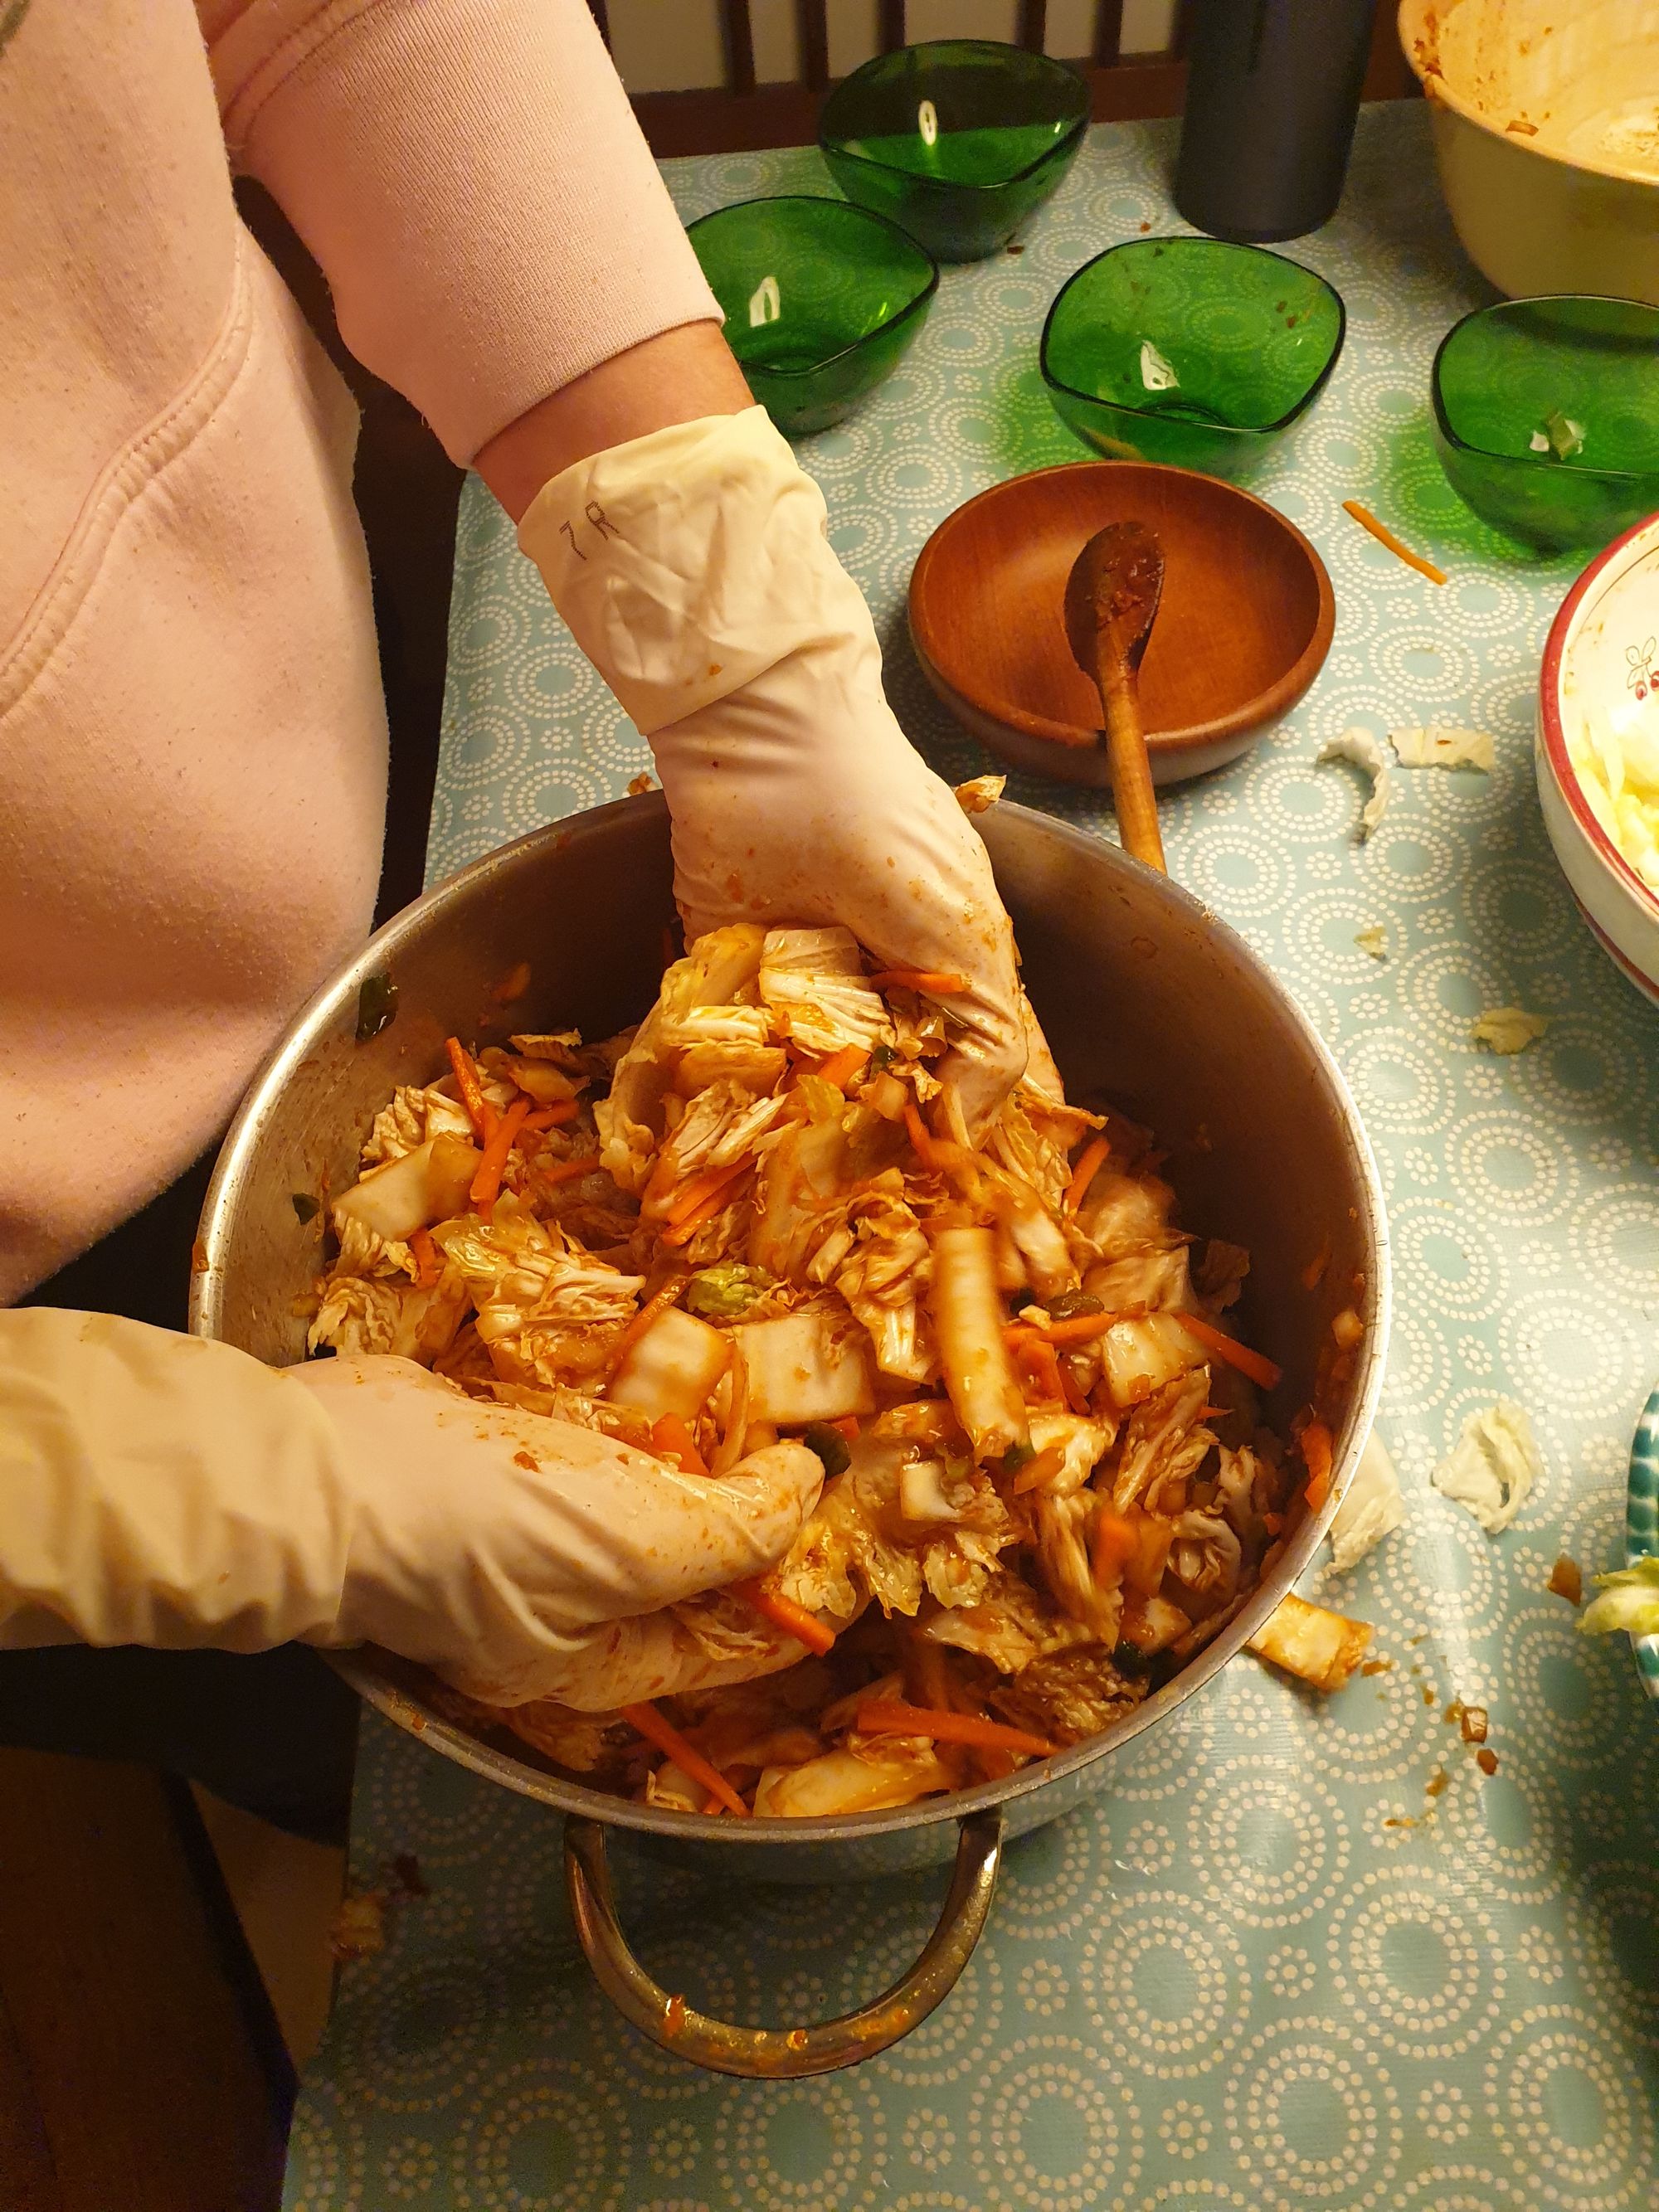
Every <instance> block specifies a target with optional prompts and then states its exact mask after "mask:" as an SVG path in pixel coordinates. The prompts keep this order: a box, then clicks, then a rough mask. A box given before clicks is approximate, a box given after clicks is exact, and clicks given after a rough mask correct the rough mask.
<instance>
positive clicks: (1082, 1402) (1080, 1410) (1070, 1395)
mask: <svg viewBox="0 0 1659 2212" xmlns="http://www.w3.org/2000/svg"><path fill="white" fill-rule="evenodd" d="M1058 1364H1059V1367H1060V1389H1062V1390H1063V1391H1064V1392H1065V1393H1066V1404H1067V1405H1068V1406H1069V1407H1071V1409H1072V1411H1073V1413H1075V1414H1077V1415H1078V1417H1079V1419H1082V1418H1083V1417H1084V1416H1085V1415H1086V1414H1087V1413H1088V1411H1089V1394H1088V1392H1087V1391H1086V1390H1085V1389H1084V1387H1083V1385H1082V1384H1081V1383H1079V1381H1078V1379H1077V1377H1076V1376H1075V1375H1073V1372H1072V1370H1071V1369H1070V1368H1069V1367H1067V1366H1066V1364H1065V1362H1064V1361H1063V1360H1061V1361H1060V1362H1059V1363H1058Z"/></svg>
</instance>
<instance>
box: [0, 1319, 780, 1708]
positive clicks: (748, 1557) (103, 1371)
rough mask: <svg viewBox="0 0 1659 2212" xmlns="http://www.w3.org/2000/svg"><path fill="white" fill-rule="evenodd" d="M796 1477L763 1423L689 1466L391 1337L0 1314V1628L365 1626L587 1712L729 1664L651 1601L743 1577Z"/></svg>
mask: <svg viewBox="0 0 1659 2212" xmlns="http://www.w3.org/2000/svg"><path fill="white" fill-rule="evenodd" d="M822 1480H823V1467H822V1465H821V1463H820V1462H819V1461H818V1460H817V1458H816V1457H815V1456H814V1455H813V1454H812V1453H811V1452H809V1451H807V1450H806V1449H805V1448H804V1447H803V1446H801V1445H799V1444H775V1445H773V1446H772V1447H770V1448H769V1449H767V1450H765V1451H760V1452H756V1453H753V1454H752V1455H750V1457H749V1458H748V1459H746V1460H744V1461H743V1462H741V1463H740V1464H739V1465H738V1467H736V1468H733V1469H732V1472H731V1474H728V1475H726V1477H725V1478H724V1479H721V1480H712V1479H711V1480H697V1479H696V1478H695V1477H693V1476H690V1475H685V1474H681V1473H680V1472H679V1471H678V1469H677V1468H671V1467H667V1466H665V1465H664V1464H663V1463H662V1462H660V1461H658V1460H656V1459H653V1458H652V1457H651V1456H650V1455H649V1454H647V1453H645V1452H641V1451H635V1450H634V1449H630V1448H629V1447H628V1446H626V1445H623V1444H619V1443H613V1442H612V1441H611V1439H610V1438H608V1437H602V1436H599V1435H597V1434H595V1433H594V1432H592V1431H589V1430H586V1429H578V1428H574V1427H570V1426H568V1425H566V1424H564V1423H562V1422H557V1421H550V1420H546V1419H544V1418H543V1417H542V1416H541V1415H539V1414H537V1413H522V1412H520V1411H519V1410H518V1409H516V1408H514V1407H505V1406H494V1405H489V1404H485V1403H483V1402H481V1401H477V1400H475V1399H471V1398H468V1397H466V1396H465V1395H464V1394H463V1393H462V1392H460V1391H459V1390H457V1389H454V1388H453V1386H452V1385H450V1384H449V1383H445V1382H443V1381H441V1379H440V1378H439V1377H438V1376H433V1375H428V1373H427V1372H426V1370H424V1369H423V1368H421V1367H417V1366H416V1365H415V1364H414V1363H413V1362H412V1361H410V1360H407V1359H397V1358H360V1359H332V1360H319V1361H314V1362H313V1363H311V1364H308V1365H307V1366H304V1367H298V1368H291V1369H289V1370H286V1371H277V1370H274V1369H270V1368H267V1367H264V1366H262V1365H261V1364H260V1363H259V1362H258V1360H256V1359H252V1358H249V1356H248V1355H247V1354H246V1352H237V1351H234V1350H233V1349H232V1347H231V1346H228V1345H222V1344H209V1343H204V1342H203V1341H201V1340H198V1339H197V1338H194V1337H188V1336H174V1335H171V1334H168V1333H167V1331H165V1330H162V1329H156V1328H147V1327H146V1326H144V1324H143V1323H142V1322H130V1321H119V1320H114V1319H112V1318H110V1317H109V1316H105V1315H100V1314H92V1315H88V1314H75V1313H63V1312H58V1311H56V1310H51V1309H44V1308H25V1309H20V1310H14V1311H9V1312H0V1647H4V1648H9V1649H17V1648H21V1647H22V1646H26V1645H33V1644H62V1643H86V1644H151V1645H155V1646H158V1647H161V1648H163V1649H167V1650H186V1649H190V1648H192V1647H196V1646H206V1645H212V1646H217V1647H218V1648H219V1649H221V1650H231V1651H257V1650H266V1649H268V1648H269V1647H270V1646H271V1645H273V1644H282V1643H285V1642H287V1641H288V1640H289V1639H290V1638H299V1639H300V1640H301V1641H304V1642H307V1643H311V1644H331V1645H339V1644H358V1643H364V1642H370V1643H375V1644H382V1645H384V1646H385V1647H386V1649H387V1650H392V1651H397V1652H400V1653H402V1655H403V1656H404V1657H405V1658H408V1659H415V1660H420V1661H423V1662H426V1663H428V1665H431V1666H433V1667H435V1668H438V1669H439V1670H440V1672H441V1673H442V1674H444V1675H445V1676H446V1677H447V1679H448V1680H451V1681H453V1683H454V1684H455V1685H456V1686H457V1687H459V1688H461V1689H464V1690H465V1691H467V1692H469V1693H470V1694H471V1695H472V1696H474V1697H477V1698H481V1699H485V1700H486V1701H487V1702H489V1703H491V1704H498V1705H512V1704H518V1703H521V1702H523V1701H524V1700H526V1699H531V1698H541V1697H552V1698H557V1699H561V1700H562V1702H565V1703H576V1704H580V1705H584V1706H586V1707H587V1708H588V1709H595V1708H605V1707H607V1706H611V1705H620V1704H623V1703H626V1702H629V1700H630V1699H633V1698H635V1697H643V1696H651V1695H657V1694H660V1693H667V1692H671V1691H674V1690H677V1689H690V1688H694V1687H697V1686H701V1685H702V1683H704V1682H708V1681H712V1680H726V1679H731V1678H732V1674H731V1670H729V1669H727V1668H722V1667H721V1666H720V1662H719V1657H718V1655H717V1654H713V1653H711V1651H710V1650H709V1649H708V1646H707V1645H706V1644H703V1643H702V1642H700V1641H699V1640H698V1639H697V1638H695V1637H694V1636H691V1635H690V1634H688V1633H687V1632H686V1631H685V1629H684V1626H683V1625H682V1624H681V1623H680V1622H679V1621H678V1620H676V1618H675V1616H673V1615H671V1614H659V1613H658V1612H657V1608H659V1607H664V1606H667V1605H671V1604H673V1603H675V1602H676V1601H679V1600H682V1599H685V1598H690V1597H693V1596H695V1595H696V1594H697V1593H699V1592H701V1591H704V1590H708V1589H714V1588H717V1587H719V1586H720V1585H722V1584H724V1583H729V1582H732V1581H734V1580H737V1579H738V1578H740V1577H744V1576H748V1575H755V1574H760V1573H763V1572H764V1571H765V1570H766V1569H767V1568H768V1567H769V1566H770V1565H773V1564H774V1563H775V1561H776V1560H777V1559H779V1558H780V1557H781V1555H782V1553H784V1551H785V1550H786V1549H787V1547H788V1546H789V1544H790V1543H791V1542H792V1541H793V1539H794V1536H795V1533H796V1531H797V1530H798V1529H799V1527H800V1524H801V1522H802V1521H803V1520H804V1519H805V1516H806V1515H807V1514H808V1513H809V1512H810V1511H811V1508H812V1506H813V1505H814V1504H815V1503H816V1502H817V1494H818V1490H819V1487H820V1486H821V1484H822ZM641 1615H642V1616H647V1618H646V1619H642V1620H635V1619H633V1618H630V1617H631V1616H641ZM792 1656H793V1655H792ZM607 1658H610V1659H612V1660H614V1661H615V1662H617V1666H618V1668H619V1670H620V1671H619V1672H618V1673H617V1674H616V1675H615V1676H614V1677H613V1676H612V1675H611V1674H609V1673H607V1671H606V1668H605V1661H606V1660H607ZM623 1662H625V1664H624V1663H623ZM740 1671H741V1670H740ZM747 1671H750V1672H752V1671H754V1668H753V1662H752V1659H751V1660H750V1665H749V1668H748V1669H747ZM647 1682H649V1683H650V1684H651V1685H652V1686H651V1687H649V1688H647V1687H644V1686H642V1685H644V1684H646V1683H647Z"/></svg>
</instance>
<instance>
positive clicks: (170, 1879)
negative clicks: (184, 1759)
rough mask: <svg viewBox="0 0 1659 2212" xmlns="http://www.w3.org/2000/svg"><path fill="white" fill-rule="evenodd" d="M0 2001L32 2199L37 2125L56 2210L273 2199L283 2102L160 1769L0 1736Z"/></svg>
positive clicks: (148, 2209) (104, 2211) (220, 2205)
mask: <svg viewBox="0 0 1659 2212" xmlns="http://www.w3.org/2000/svg"><path fill="white" fill-rule="evenodd" d="M0 2002H3V2005H4V2008H5V2014H6V2018H7V2021H8V2023H9V2031H10V2042H11V2045H12V2048H13V2051H14V2053H15V2063H14V2065H13V2067H12V2069H11V2070H12V2071H13V2072H14V2073H15V2071H16V2068H17V2066H18V2065H21V2067H22V2068H23V2069H25V2070H26V2073H27V2080H28V2081H29V2082H30V2084H31V2085H32V2086H33V2095H34V2100H35V2106H36V2115H35V2118H34V2120H33V2124H32V2132H33V2135H34V2136H35V2156H34V2166H35V2177H34V2185H35V2190H36V2197H37V2201H39V2202H40V2203H43V2204H44V2205H47V2206H49V2205H50V2204H51V2203H52V2198H51V2197H50V2196H46V2197H42V2196H41V2193H40V2192H41V2190H42V2188H43V2187H44V2182H43V2180H42V2179H41V2176H42V2173H43V2171H44V2169H43V2168H42V2166H41V2164H40V2158H39V2155H38V2153H39V2148H40V2137H44V2140H45V2145H46V2151H47V2154H48V2155H49V2157H50V2160H51V2167H50V2172H51V2174H52V2181H53V2183H54V2184H55V2185H56V2188H57V2191H58V2197H59V2198H60V2199H61V2203H62V2205H63V2208H64V2212H117V2208H118V2212H272V2209H273V2208H274V2207H275V2206H276V2203H277V2200H278V2198H279V2197H280V2194H281V2175H282V2130H281V2124H280V2119H279V2116H278V2113H277V2112H276V2110H275V2109H274V2106H273V2100H272V2096H271V2092H270V2087H268V2085H267V2082H266V2080H265V2078H264V2075H263V2074H262V2073H261V2070H260V2069H259V2066H258V2062H257V2059H256V2057H255V2055H254V2052H253V2051H252V2047H251V2045H250V2040H249V2036H248V2031H247V2026H246V2018H245V2015H244V2014H243V2011H242V2008H241V2005H240V2000H239V1998H238V1996H237V1994H236V1991H235V1990H234V1988H233V1986H232V1984H231V1983H230V1981H229V1979H228V1977H227V1973H226V1971H225V1967H224V1965H223V1962H222V1959H221V1957H220V1955H219V1954H218V1952H217V1949H216V1945H215V1942H214V1940H213V1937H212V1933H211V1931H210V1928H209V1926H208V1924H207V1922H206V1920H205V1918H204V1911H203V1907H202V1904H201V1900H200V1899H199V1897H198V1895H197V1891H196V1888H195V1886H194V1884H193V1882H192V1881H191V1874H190V1870H189V1867H188V1864H187V1862H186V1859H185V1853H184V1851H183V1850H182V1848H181V1846H180V1844H179V1838H178V1834H177V1832H176V1830H175V1828H174V1826H173V1821H172V1820H171V1817H170V1814H169V1810H168V1804H167V1792H166V1790H165V1788H164V1786H163V1784H162V1783H161V1780H160V1778H158V1777H157V1776H155V1775H154V1774H152V1773H149V1772H148V1771H145V1770H144V1769H143V1768H142V1767H137V1766H122V1765H112V1764H106V1762H104V1761H103V1760H101V1759H58V1758H53V1757H52V1756H51V1755H49V1754H47V1753H41V1752H33V1751H4V1752H0ZM0 2202H3V2203H5V2204H6V2205H7V2206H8V2208H10V2207H11V2206H13V2205H14V2204H15V2203H19V2202H21V2203H24V2204H27V2202H28V2199H27V2197H22V2196H21V2191H19V2193H18V2195H17V2196H15V2197H14V2196H13V2195H12V2194H11V2193H10V2192H9V2191H7V2192H4V2193H3V2194H0Z"/></svg>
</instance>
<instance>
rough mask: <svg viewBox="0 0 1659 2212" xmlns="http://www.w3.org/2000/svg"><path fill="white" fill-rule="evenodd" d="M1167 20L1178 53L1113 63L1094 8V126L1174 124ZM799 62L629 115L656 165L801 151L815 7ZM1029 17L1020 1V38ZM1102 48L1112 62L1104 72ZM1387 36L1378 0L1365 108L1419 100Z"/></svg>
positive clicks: (811, 127) (648, 96) (821, 34)
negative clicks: (738, 89)
mask: <svg viewBox="0 0 1659 2212" xmlns="http://www.w3.org/2000/svg"><path fill="white" fill-rule="evenodd" d="M1194 4H1196V0H1184V5H1183V8H1182V13H1181V14H1180V15H1178V16H1177V18H1176V40H1177V45H1176V47H1175V48H1173V49H1172V50H1171V52H1169V53H1167V54H1132V55H1128V56H1127V57H1119V56H1117V55H1116V46H1117V43H1118V40H1119V39H1120V37H1121V28H1122V7H1121V0H1101V4H1100V7H1099V9H1098V12H1097V16H1096V21H1095V44H1096V53H1097V57H1098V55H1099V52H1100V50H1101V48H1102V46H1105V47H1106V48H1107V49H1108V50H1109V52H1111V53H1112V54H1113V56H1114V58H1112V59H1111V60H1109V61H1108V62H1105V63H1103V62H1101V61H1100V60H1099V59H1098V58H1096V60H1095V62H1094V64H1093V65H1092V66H1091V64H1089V63H1088V62H1085V63H1084V64H1081V66H1082V67H1083V68H1084V70H1085V73H1086V74H1087V76H1088V78H1089V87H1090V98H1091V106H1090V112H1091V115H1092V117H1093V118H1094V120H1095V121H1096V122H1097V123H1127V122H1133V121H1137V120H1139V118H1143V117H1146V116H1157V115H1179V114H1180V112H1181V109H1182V102H1183V100H1185V98H1186V94H1187V64H1186V63H1185V61H1184V60H1182V58H1181V50H1180V45H1179V41H1180V40H1181V38H1182V32H1183V26H1184V24H1185V21H1186V20H1187V12H1186V11H1187V9H1188V8H1190V7H1191V6H1193V5H1194ZM799 11H800V26H801V42H800V43H801V58H802V65H803V69H804V70H805V77H806V82H805V83H802V84H763V85H757V87H756V88H755V89H754V90H753V91H752V92H750V93H746V94H744V95H743V96H742V97H741V98H739V97H737V96H734V95H733V94H730V93H725V92H653V93H644V94H640V95H639V96H637V97H636V98H635V101H634V108H635V113H636V114H637V115H638V117H639V118H640V122H641V125H642V127H643V129H644V131H645V135H646V137H647V139H648V140H649V141H650V144H651V149H652V151H653V153H654V154H656V155H658V156H659V157H666V156H667V155H673V154H736V153H757V152H760V151H763V149H765V148H767V147H769V146H810V145H811V143H812V142H813V140H814V139H815V138H816V137H817V129H818V110H819V108H820V107H821V106H822V105H823V94H824V93H825V91H826V90H827V89H828V88H829V45H828V36H827V32H826V28H825V18H824V10H823V4H822V0H817V4H814V0H799ZM1036 12H1037V11H1036V9H1032V8H1031V7H1030V0H1022V13H1021V16H1020V19H1019V21H1020V32H1021V35H1022V38H1023V37H1024V34H1025V33H1026V32H1027V30H1028V29H1029V28H1030V21H1029V20H1028V19H1029V16H1030V15H1031V14H1035V13H1036ZM1418 89H1419V88H1418V84H1417V81H1416V79H1415V78H1414V77H1413V76H1412V74H1411V71H1410V70H1409V69H1408V68H1407V66H1406V64H1405V61H1404V59H1403V58H1402V57H1401V54H1400V52H1399V46H1398V41H1397V40H1396V39H1395V35H1394V18H1393V9H1392V4H1391V0H1379V4H1378V8H1377V15H1376V29H1375V32H1374V33H1373V36H1372V41H1371V58H1370V67H1369V69H1368V70H1367V73H1366V77H1365V87H1364V96H1365V98H1366V99H1367V100H1395V99H1401V98H1404V97H1409V96H1411V95H1413V94H1415V93H1416V92H1417V91H1418Z"/></svg>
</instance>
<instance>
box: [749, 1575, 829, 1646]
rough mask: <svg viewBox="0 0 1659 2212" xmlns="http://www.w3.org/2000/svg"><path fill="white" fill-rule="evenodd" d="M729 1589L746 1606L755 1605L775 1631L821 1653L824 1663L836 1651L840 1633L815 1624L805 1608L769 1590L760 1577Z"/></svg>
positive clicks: (820, 1624) (815, 1621)
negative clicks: (825, 1654)
mask: <svg viewBox="0 0 1659 2212" xmlns="http://www.w3.org/2000/svg"><path fill="white" fill-rule="evenodd" d="M728 1587H729V1588H730V1589H731V1592H732V1596H733V1597H740V1598H741V1599H742V1600H743V1601H744V1604H745V1605H752V1606H753V1607H754V1608H755V1610H756V1612H757V1613H763V1615H764V1616H765V1618H766V1619H767V1620H769V1621H770V1622H771V1623H772V1626H774V1627H775V1628H781V1629H782V1630H783V1632H784V1633H785V1634H786V1635H787V1636H793V1638H794V1639H795V1641H796V1643H797V1644H805V1646H806V1648H807V1650H809V1651H815V1652H817V1656H819V1658H820V1659H821V1658H822V1657H823V1655H824V1653H825V1652H826V1651H829V1650H834V1648H835V1642H836V1632H835V1630H834V1629H833V1628H826V1627H825V1626H823V1622H822V1621H821V1620H814V1619H813V1618H812V1616H811V1613H808V1612H807V1610H806V1608H805V1607H804V1606H799V1605H796V1604H794V1603H793V1601H791V1600H790V1599H788V1598H787V1597H780V1596H779V1595H778V1593H777V1592H776V1590H769V1589H767V1587H766V1585H765V1583H763V1582H762V1581H761V1580H760V1578H759V1577H758V1576H757V1577H754V1578H753V1579H751V1580H750V1581H749V1582H746V1583H731V1584H729V1585H728Z"/></svg>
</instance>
